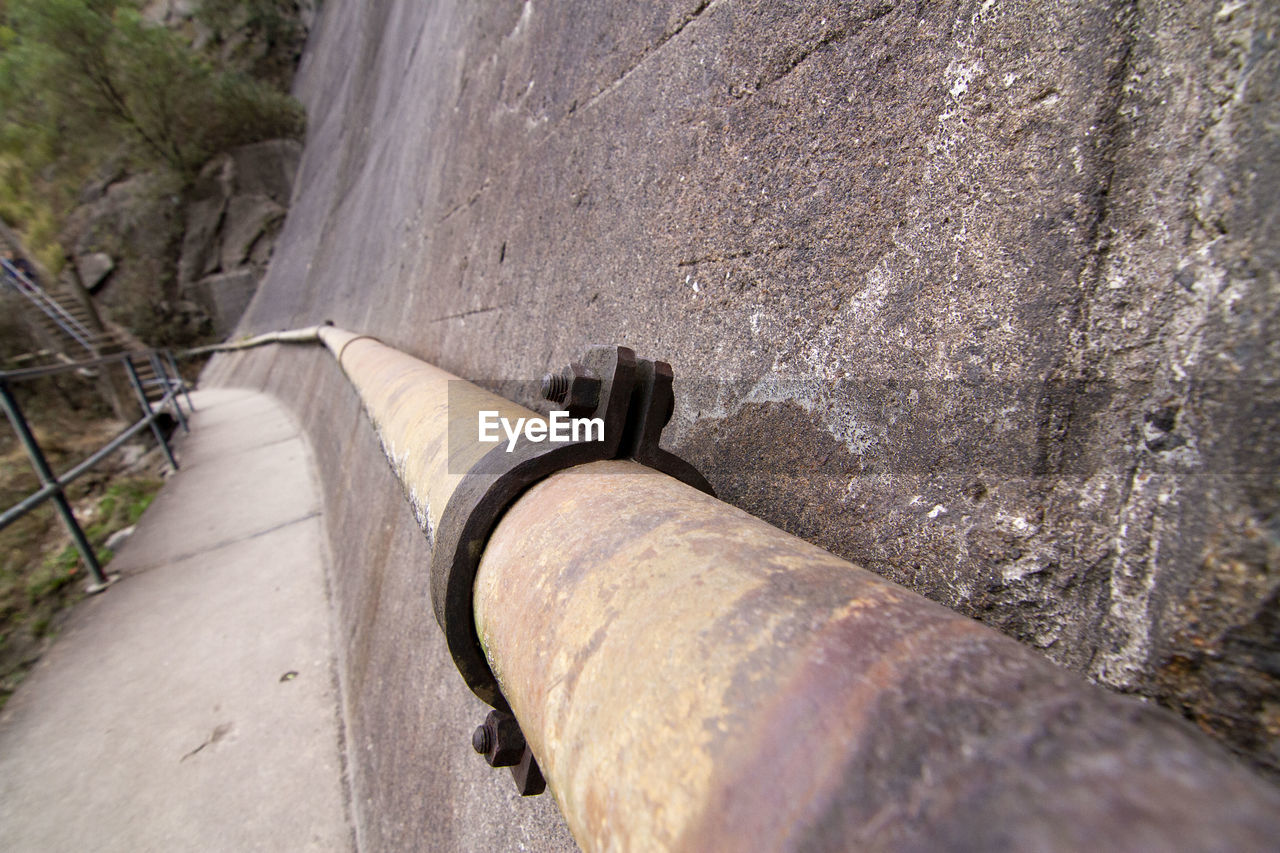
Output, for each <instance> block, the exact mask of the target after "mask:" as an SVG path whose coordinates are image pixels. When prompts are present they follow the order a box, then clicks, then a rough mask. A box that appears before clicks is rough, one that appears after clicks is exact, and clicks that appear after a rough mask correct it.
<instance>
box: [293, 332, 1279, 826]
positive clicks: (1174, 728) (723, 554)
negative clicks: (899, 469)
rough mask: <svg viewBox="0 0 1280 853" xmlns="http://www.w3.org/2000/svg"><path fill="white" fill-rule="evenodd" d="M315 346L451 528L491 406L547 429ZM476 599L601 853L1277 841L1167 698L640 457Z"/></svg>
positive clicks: (602, 471)
mask: <svg viewBox="0 0 1280 853" xmlns="http://www.w3.org/2000/svg"><path fill="white" fill-rule="evenodd" d="M308 331H309V330H308ZM314 336H315V338H314V339H316V340H319V341H320V342H321V343H323V344H324V346H326V347H327V348H328V350H329V351H330V352H331V353H332V354H333V355H334V356H335V357H336V358H337V359H338V361H339V363H340V365H341V367H342V370H343V371H344V373H345V374H346V375H347V376H348V378H349V379H350V380H351V382H352V383H353V385H354V386H355V388H356V390H357V392H358V393H359V395H360V397H361V400H362V403H363V406H364V408H365V411H366V413H367V414H368V415H369V417H370V419H371V421H372V422H373V424H374V426H375V428H376V429H377V432H378V435H379V437H380V440H381V442H382V446H383V449H384V451H385V453H386V456H387V459H388V461H389V462H390V464H391V466H392V468H393V470H394V471H395V473H396V476H397V477H398V478H399V479H400V480H401V483H402V484H403V486H404V489H405V492H406V494H407V496H408V497H409V500H410V502H411V503H412V505H413V508H414V512H415V515H416V516H417V518H418V522H419V524H420V525H421V526H422V527H423V529H424V531H426V532H427V534H428V537H429V538H430V537H432V535H433V531H434V529H435V527H436V526H437V525H438V524H439V522H440V516H441V513H442V512H443V510H444V507H445V505H446V503H447V502H448V500H449V498H450V496H452V495H453V493H454V491H455V489H456V488H457V486H458V484H459V483H460V482H461V481H462V479H463V477H464V476H465V473H466V470H467V469H468V468H469V467H470V465H472V464H474V462H475V461H477V460H478V459H480V458H481V457H482V456H483V455H484V454H485V453H487V452H488V451H489V450H490V449H491V448H492V445H487V444H486V445H481V444H478V443H476V442H469V440H468V439H467V438H466V436H468V435H470V436H474V435H475V425H476V417H477V413H478V411H479V410H480V409H495V410H498V411H500V412H502V413H503V416H504V417H512V418H516V417H536V415H535V413H533V412H532V411H530V410H528V409H524V408H522V407H519V406H516V405H514V404H512V403H510V402H508V401H506V400H504V399H502V398H500V397H497V396H496V395H493V394H490V393H488V392H486V391H483V390H482V389H480V388H478V387H476V386H474V385H471V384H470V383H465V382H463V381H462V380H460V379H458V378H457V377H454V376H452V375H451V374H449V373H447V372H445V371H443V370H440V369H439V368H436V367H434V366H432V365H429V364H426V363H425V362H422V361H419V360H418V359H415V358H412V357H411V356H408V355H405V354H404V353H401V352H399V351H397V350H395V349H392V348H390V347H387V346H385V345H383V344H381V343H379V342H378V341H376V340H374V339H372V338H369V337H367V336H363V335H358V334H355V333H352V332H347V331H344V330H341V329H335V328H331V327H318V328H317V329H315V330H314ZM451 438H452V439H453V440H452V441H451ZM474 609H475V613H474V615H475V627H476V629H477V632H478V635H479V638H480V641H481V643H482V645H483V649H484V654H485V656H486V657H487V659H488V663H489V666H490V667H491V668H492V670H493V671H494V673H495V674H496V675H497V678H498V681H499V683H500V685H501V688H502V691H503V693H504V694H505V697H506V699H507V700H508V701H509V703H510V705H511V707H512V709H513V710H514V712H515V714H516V717H517V719H518V720H519V722H520V725H521V727H522V729H523V731H524V735H525V737H526V738H527V740H528V742H529V745H530V747H531V748H532V750H533V753H534V754H535V755H536V757H537V760H538V762H539V764H540V765H541V766H542V769H543V772H544V774H545V775H546V777H547V780H548V784H549V787H550V789H551V791H552V792H553V794H554V795H555V797H556V799H557V801H558V803H559V805H560V808H561V811H562V813H563V814H564V816H565V819H566V821H567V822H568V824H569V827H570V829H571V830H572V832H573V833H574V836H575V838H577V840H578V841H579V843H580V844H582V846H583V847H584V848H586V849H588V850H650V849H669V850H697V851H702V850H802V849H803V850H846V849H852V848H862V847H865V848H869V849H884V848H893V849H919V850H923V849H936V848H957V847H960V848H965V849H1018V850H1021V849H1036V850H1068V849H1069V850H1077V849H1081V848H1086V847H1090V846H1092V847H1100V848H1104V849H1108V850H1126V849H1127V850H1151V849H1204V850H1224V851H1226V850H1232V851H1235V850H1261V849H1270V848H1271V847H1272V845H1274V842H1275V839H1276V838H1280V791H1277V790H1276V789H1275V788H1274V787H1272V786H1271V785H1269V784H1268V783H1267V782H1265V781H1263V780H1262V779H1261V778H1259V777H1257V776H1256V775H1254V774H1253V773H1252V772H1251V771H1249V770H1248V769H1246V768H1244V767H1243V766H1241V765H1240V764H1239V763H1238V762H1236V761H1235V760H1234V759H1232V758H1231V757H1230V756H1228V755H1227V754H1226V753H1225V752H1224V751H1223V750H1222V749H1221V748H1220V747H1218V746H1216V745H1215V744H1213V743H1211V742H1210V741H1209V740H1208V739H1207V738H1205V737H1204V736H1203V735H1201V734H1200V733H1199V732H1196V731H1195V730H1193V729H1191V728H1190V727H1189V726H1188V725H1186V724H1185V723H1184V722H1182V721H1180V720H1178V719H1177V718H1175V717H1174V716H1173V715H1171V714H1169V713H1168V712H1166V711H1164V710H1161V709H1158V708H1154V707H1152V706H1150V705H1146V704H1143V703H1140V702H1137V701H1135V700H1132V699H1128V698H1125V697H1120V696H1117V695H1114V694H1111V693H1107V692H1105V691H1103V690H1101V689H1099V688H1096V687H1093V686H1090V685H1088V684H1086V683H1084V682H1083V681H1081V680H1080V679H1079V678H1078V677H1077V676H1075V675H1073V674H1071V673H1069V672H1066V671H1064V670H1061V669H1059V668H1057V667H1056V666H1054V665H1053V664H1051V663H1049V662H1048V661H1046V660H1045V659H1043V658H1042V657H1040V656H1039V655H1037V654H1036V653H1034V652H1033V651H1031V650H1029V649H1027V648H1025V647H1024V646H1022V645H1020V644H1018V643H1017V642H1015V641H1014V640H1012V639H1010V638H1008V637H1005V636H1004V635H1002V634H1000V633H998V632H996V631H994V630H992V629H990V628H987V627H984V626H982V625H980V624H979V623H977V622H975V621H973V620H971V619H968V618H966V617H963V616H960V615H959V614H956V613H954V612H952V611H950V610H947V609H946V608H944V607H941V606H940V605H937V604H935V603H933V602H930V601H928V600H927V599H925V598H923V597H922V596H919V595H917V594H915V593H913V592H910V591H908V590H906V589H904V588H902V587H900V586H897V585H895V584H893V583H891V582H889V581H886V580H884V579H882V578H880V577H878V576H876V575H873V574H871V573H869V572H867V571H865V570H863V569H861V568H859V567H857V566H854V565H853V564H851V563H848V562H846V561H844V560H841V559H839V558H837V557H835V556H833V555H831V554H829V553H827V552H825V551H823V550H821V549H819V548H817V547H815V546H813V545H810V544H808V543H806V542H803V541H802V540H799V539H796V538H795V537H792V536H789V535H787V534H785V533H783V532H781V531H779V530H777V529H776V528H773V527H771V526H769V525H767V524H765V523H764V522H762V521H760V520H758V519H755V518H752V517H751V516H748V515H746V514H745V513H742V512H741V511H739V510H736V509H734V508H732V507H730V506H728V505H727V504H724V503H722V502H720V501H717V500H716V499H714V498H711V497H709V496H707V495H705V494H703V493H701V492H699V491H697V490H696V489H693V488H690V487H688V486H685V485H683V484H681V483H680V482H678V481H677V480H675V479H673V478H670V477H668V476H666V475H664V474H660V473H658V472H656V471H653V470H651V469H648V468H645V467H642V466H640V465H638V464H636V463H634V462H625V461H611V462H594V463H591V464H589V465H583V466H580V467H577V468H572V469H569V470H566V471H561V472H559V473H556V474H553V475H551V476H550V477H548V478H547V479H545V480H543V481H542V482H540V483H538V484H536V485H534V486H533V487H532V488H530V489H529V490H528V491H527V492H525V493H524V494H523V495H522V496H520V497H519V498H518V499H517V500H516V501H515V502H514V503H513V504H512V505H511V506H510V507H509V508H508V509H507V511H506V513H505V514H504V515H503V517H502V520H501V521H500V522H499V523H498V525H497V527H496V529H495V530H494V531H493V533H492V535H491V536H490V538H489V540H488V542H487V544H486V546H485V548H484V552H483V555H482V558H481V561H480V566H479V571H478V574H477V576H476V580H475V585H474ZM459 748H460V749H466V748H468V746H467V745H466V744H460V745H459Z"/></svg>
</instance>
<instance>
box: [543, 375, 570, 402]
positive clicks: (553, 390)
mask: <svg viewBox="0 0 1280 853" xmlns="http://www.w3.org/2000/svg"><path fill="white" fill-rule="evenodd" d="M567 396H569V377H567V376H565V375H564V374H563V373H548V374H547V375H546V376H544V377H542V398H543V399H544V400H550V401H551V402H553V403H560V402H563V401H564V398H565V397H567Z"/></svg>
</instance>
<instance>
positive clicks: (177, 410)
mask: <svg viewBox="0 0 1280 853" xmlns="http://www.w3.org/2000/svg"><path fill="white" fill-rule="evenodd" d="M148 357H149V358H150V359H151V370H152V372H153V373H155V375H156V378H157V379H159V380H160V382H161V383H162V384H163V385H164V395H165V397H167V398H168V399H169V401H170V402H172V403H173V413H174V414H175V415H177V416H178V423H180V424H182V431H183V432H191V427H189V426H187V416H186V415H185V414H183V413H182V404H181V403H179V402H178V386H177V385H176V384H174V383H175V382H181V381H182V380H181V379H177V380H173V379H170V378H169V371H168V369H166V368H165V366H164V361H163V360H162V359H161V358H160V356H159V355H158V354H156V353H155V352H154V351H153V352H152V353H151V354H150V356H148Z"/></svg>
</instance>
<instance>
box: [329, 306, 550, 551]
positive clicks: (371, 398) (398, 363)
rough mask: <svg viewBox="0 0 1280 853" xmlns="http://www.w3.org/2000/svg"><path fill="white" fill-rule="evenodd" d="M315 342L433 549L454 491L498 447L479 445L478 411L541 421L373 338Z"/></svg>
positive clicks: (346, 336) (341, 333)
mask: <svg viewBox="0 0 1280 853" xmlns="http://www.w3.org/2000/svg"><path fill="white" fill-rule="evenodd" d="M318 337H319V340H320V342H321V343H323V344H324V346H325V347H326V348H327V349H328V350H329V352H330V353H332V354H333V356H334V358H335V359H337V361H338V364H339V366H340V367H341V368H342V371H343V373H345V374H346V376H347V379H348V380H350V382H351V384H352V385H353V386H354V387H355V389H356V392H357V393H358V394H359V395H360V400H361V402H362V403H363V404H364V408H365V412H366V413H367V414H368V415H369V419H370V420H371V421H372V422H373V425H374V428H375V429H376V430H377V432H378V437H379V438H380V439H381V441H382V448H383V452H384V453H385V454H386V457H387V461H388V462H389V463H391V467H392V469H393V470H394V471H395V474H396V476H397V477H398V478H399V479H400V482H401V484H402V485H403V486H404V489H405V496H406V497H407V498H408V499H409V503H410V505H411V506H412V507H413V511H414V515H415V516H416V517H417V519H418V524H419V525H420V526H421V527H422V529H423V530H424V531H425V532H426V533H427V536H428V538H430V539H432V544H434V531H435V530H436V529H437V528H438V527H439V524H440V517H441V514H442V513H443V512H444V507H445V504H447V503H448V501H449V498H450V497H451V496H452V495H453V492H454V490H455V489H456V488H457V487H458V484H459V483H461V482H462V479H463V477H464V476H465V475H466V473H467V472H468V471H469V470H470V469H471V468H472V466H474V465H475V464H476V463H477V462H479V461H480V459H481V457H483V456H484V455H485V454H486V453H488V452H489V451H491V450H493V448H494V445H493V444H484V443H481V442H480V441H479V440H478V430H477V422H478V416H479V412H480V411H481V410H491V411H496V412H498V413H499V416H500V417H505V418H509V419H511V420H512V421H514V420H515V419H516V418H541V417H542V416H541V415H539V414H538V413H537V412H534V411H532V410H530V409H526V408H524V407H523V406H518V405H516V404H515V403H512V402H511V401H510V400H506V399H504V398H502V397H499V396H498V395H496V394H491V393H489V392H488V391H485V390H484V389H482V388H479V387H477V386H476V385H473V384H471V383H470V382H467V381H465V380H463V379H459V378H458V377H456V376H454V375H453V374H451V373H448V372H446V371H444V370H441V369H440V368H438V367H436V366H434V365H431V364H427V363H426V362H425V361H420V360H418V359H416V358H414V357H413V356H410V355H406V354H405V353H403V352H400V351H399V350H397V349H394V348H392V347H389V346H387V345H386V344H383V343H382V342H380V341H378V340H377V339H375V338H372V337H369V336H368V335H357V334H355V333H354V332H348V331H346V330H344V329H338V328H334V327H332V326H321V327H319V329H318Z"/></svg>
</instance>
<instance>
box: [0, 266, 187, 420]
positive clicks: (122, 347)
mask: <svg viewBox="0 0 1280 853" xmlns="http://www.w3.org/2000/svg"><path fill="white" fill-rule="evenodd" d="M0 280H2V281H3V287H4V288H5V289H6V290H8V291H9V292H11V293H16V294H17V295H18V296H19V297H20V298H21V299H20V302H19V304H20V305H21V306H22V312H23V315H24V317H25V320H26V323H27V326H28V328H30V329H31V330H32V332H33V333H34V334H35V337H36V339H37V340H39V341H41V342H42V343H43V344H44V346H46V347H47V348H48V354H49V355H51V356H52V358H53V360H55V361H59V362H63V363H72V362H80V361H89V360H92V359H98V358H101V357H103V356H108V355H116V354H118V353H127V352H139V353H142V352H144V351H146V347H144V346H143V345H142V344H141V343H139V342H138V341H137V340H136V339H135V338H133V336H131V335H129V334H128V333H127V332H124V331H123V330H118V329H113V328H110V327H108V326H107V325H106V324H104V323H103V322H102V320H101V319H100V318H99V317H98V316H97V314H96V312H94V311H93V310H91V308H90V307H89V306H88V305H86V304H84V302H83V301H82V300H81V299H79V298H77V296H76V295H75V294H73V293H70V292H68V290H67V289H65V288H60V289H58V290H54V291H50V290H46V289H45V288H44V287H42V286H41V285H40V283H39V282H38V281H36V280H35V277H34V276H32V275H29V274H28V273H26V272H25V271H23V270H22V269H21V268H20V267H19V266H18V265H17V264H16V263H14V262H13V261H10V260H8V259H7V258H0ZM136 368H137V372H138V378H139V379H140V380H141V382H142V385H143V387H144V388H145V389H146V392H147V397H148V398H149V399H151V400H159V399H161V398H163V397H164V396H165V393H166V391H167V390H168V389H167V387H166V384H167V383H166V381H165V379H164V378H163V377H161V376H159V375H157V373H156V371H155V368H154V366H153V364H152V361H151V359H149V358H146V357H143V358H139V359H137V361H136Z"/></svg>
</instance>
